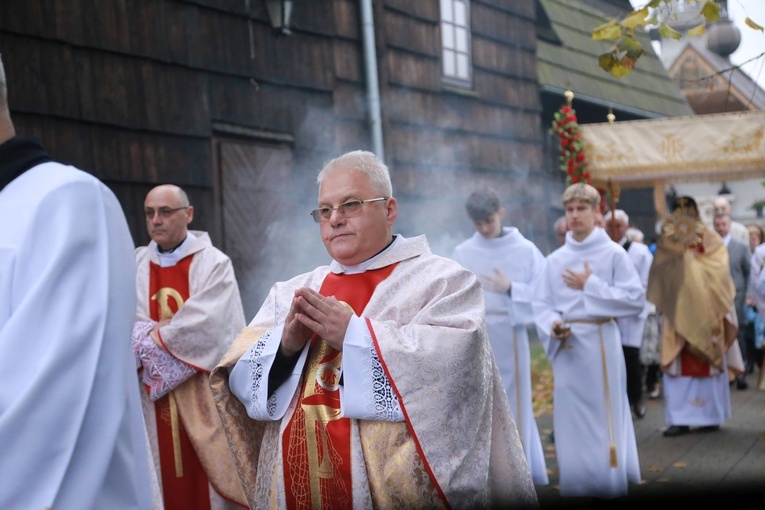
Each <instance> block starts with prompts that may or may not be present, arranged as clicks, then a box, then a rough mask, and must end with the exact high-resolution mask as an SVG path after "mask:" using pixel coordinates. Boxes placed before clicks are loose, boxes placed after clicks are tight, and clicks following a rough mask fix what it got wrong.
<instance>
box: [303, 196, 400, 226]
mask: <svg viewBox="0 0 765 510" xmlns="http://www.w3.org/2000/svg"><path fill="white" fill-rule="evenodd" d="M388 198H390V197H379V198H370V199H367V200H349V201H348V202H343V203H342V204H340V205H338V206H336V207H319V208H318V209H314V210H313V211H311V217H313V221H315V222H316V223H323V222H325V221H329V219H330V218H331V217H332V211H334V210H335V209H337V212H338V213H340V215H341V216H343V217H344V218H352V217H354V216H358V215H359V214H360V213H361V208H362V206H363V205H364V204H368V203H370V202H379V201H380V200H388Z"/></svg>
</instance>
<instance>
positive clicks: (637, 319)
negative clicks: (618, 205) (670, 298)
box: [616, 237, 653, 348]
mask: <svg viewBox="0 0 765 510" xmlns="http://www.w3.org/2000/svg"><path fill="white" fill-rule="evenodd" d="M626 241H627V238H626V237H625V238H624V239H622V240H621V241H619V244H620V245H621V246H622V248H624V242H626ZM627 255H629V257H630V260H632V262H633V263H634V264H635V269H637V272H638V276H640V283H641V284H642V285H643V290H645V289H646V288H647V287H648V273H649V272H650V271H651V262H653V255H652V254H651V250H649V249H648V246H646V245H644V244H643V243H636V242H632V243H630V245H629V248H628V250H627ZM643 303H644V304H643V309H642V310H640V313H639V314H637V315H633V316H631V317H620V318H619V319H617V321H616V322H617V324H619V334H620V335H621V338H622V345H624V346H627V347H637V348H640V346H641V345H642V344H643V330H644V329H645V321H646V319H647V318H648V313H649V312H650V309H651V306H650V303H648V301H646V300H645V298H643Z"/></svg>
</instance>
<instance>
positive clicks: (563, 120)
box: [552, 90, 620, 213]
mask: <svg viewBox="0 0 765 510" xmlns="http://www.w3.org/2000/svg"><path fill="white" fill-rule="evenodd" d="M563 97H565V98H566V103H565V104H564V105H563V106H561V107H560V109H559V110H558V111H557V112H555V115H554V117H553V121H552V130H553V132H554V133H555V134H557V135H558V137H559V138H560V156H559V161H560V169H561V171H563V172H565V174H566V186H569V185H571V184H576V183H578V182H583V183H585V184H591V185H592V182H591V179H590V172H589V171H588V170H587V155H586V153H585V145H584V140H583V139H582V133H581V130H580V127H579V122H578V121H577V118H576V110H574V108H573V107H572V103H573V101H574V93H573V92H572V91H571V90H566V91H565V92H564V93H563ZM607 118H608V121H609V123H613V121H614V119H615V118H616V117H615V116H614V114H613V112H612V111H611V110H610V109H609V115H608V117H607ZM594 187H595V189H597V190H598V192H599V193H600V198H601V199H600V212H602V213H605V211H606V207H607V204H610V206H611V209H615V208H616V204H617V203H618V202H619V195H620V190H619V186H618V185H616V184H614V183H612V182H610V181H609V182H608V184H607V186H605V187H602V186H594Z"/></svg>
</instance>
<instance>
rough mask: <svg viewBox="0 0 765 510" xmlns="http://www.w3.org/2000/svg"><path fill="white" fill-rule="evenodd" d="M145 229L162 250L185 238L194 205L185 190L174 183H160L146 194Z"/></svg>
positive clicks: (171, 247) (192, 215) (169, 248)
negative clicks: (190, 202)
mask: <svg viewBox="0 0 765 510" xmlns="http://www.w3.org/2000/svg"><path fill="white" fill-rule="evenodd" d="M143 207H144V213H145V215H146V229H147V230H148V232H149V236H151V238H152V240H153V241H154V242H156V243H157V244H158V245H159V247H160V248H161V249H162V250H165V251H167V250H171V249H173V248H175V247H177V246H178V245H179V244H181V243H182V242H183V240H184V239H186V234H187V233H188V224H189V223H191V221H192V220H193V219H194V207H193V206H191V205H190V204H189V197H188V195H186V192H185V191H183V190H182V189H181V188H179V187H178V186H175V185H174V184H161V185H159V186H157V187H155V188H153V189H152V190H151V191H149V193H148V194H147V195H146V200H145V201H144V203H143Z"/></svg>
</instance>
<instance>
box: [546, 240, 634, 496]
mask: <svg viewBox="0 0 765 510" xmlns="http://www.w3.org/2000/svg"><path fill="white" fill-rule="evenodd" d="M585 262H587V263H589V266H590V269H591V270H592V274H591V275H590V277H589V278H588V279H587V282H586V284H585V286H584V289H582V290H579V289H572V288H569V287H567V286H566V284H565V283H564V281H563V277H562V275H563V273H564V272H565V271H566V270H567V269H572V270H574V271H576V272H579V273H581V272H583V271H584V270H585V269H584V263H585ZM644 297H645V292H644V290H643V285H642V284H641V282H640V277H639V276H638V274H637V271H636V270H635V265H634V264H633V263H632V261H631V260H630V258H629V256H628V255H627V252H625V250H624V248H622V247H621V246H619V245H618V244H617V243H614V242H613V241H611V239H610V238H609V237H608V235H607V234H606V232H605V231H604V230H603V229H602V228H595V229H594V230H593V231H592V233H590V235H589V236H588V237H587V238H586V239H585V240H584V241H581V242H579V241H576V240H575V239H574V238H573V236H572V233H571V232H568V233H567V234H566V243H565V244H564V245H563V246H561V247H560V248H558V249H557V250H555V251H554V252H553V253H551V254H550V255H548V257H547V267H546V268H545V274H544V277H543V278H542V280H541V281H540V285H539V287H538V289H537V292H536V296H535V301H534V305H533V306H534V312H535V316H536V324H537V330H538V332H539V335H540V338H542V339H544V340H545V342H546V344H547V355H548V357H549V359H550V362H551V365H552V369H553V376H554V379H555V383H554V384H555V386H554V394H553V399H554V408H553V427H554V430H555V449H556V452H557V459H558V468H559V472H560V495H561V496H592V497H598V498H604V499H605V498H614V497H618V496H623V495H625V494H627V490H628V483H639V482H640V464H639V462H638V455H637V444H636V441H635V430H634V428H633V425H632V415H631V412H630V407H629V403H628V400H627V389H626V388H627V385H626V372H625V366H624V354H623V352H622V346H621V339H620V335H619V328H618V326H617V324H616V322H615V321H613V320H610V321H608V322H604V323H602V324H597V323H595V322H601V321H607V320H608V319H611V318H619V317H628V316H630V315H635V314H637V313H640V311H641V310H642V309H643V301H644ZM556 320H558V321H562V322H563V323H564V324H565V325H567V326H570V327H571V336H569V337H568V339H566V340H565V341H560V340H557V339H555V338H552V337H550V333H551V329H552V324H553V322H554V321H556ZM604 373H605V377H604ZM612 448H613V449H615V454H616V459H615V460H616V466H612V462H611V449H612Z"/></svg>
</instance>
